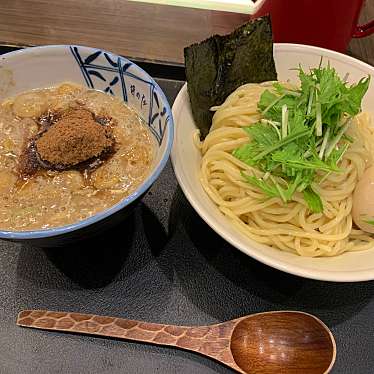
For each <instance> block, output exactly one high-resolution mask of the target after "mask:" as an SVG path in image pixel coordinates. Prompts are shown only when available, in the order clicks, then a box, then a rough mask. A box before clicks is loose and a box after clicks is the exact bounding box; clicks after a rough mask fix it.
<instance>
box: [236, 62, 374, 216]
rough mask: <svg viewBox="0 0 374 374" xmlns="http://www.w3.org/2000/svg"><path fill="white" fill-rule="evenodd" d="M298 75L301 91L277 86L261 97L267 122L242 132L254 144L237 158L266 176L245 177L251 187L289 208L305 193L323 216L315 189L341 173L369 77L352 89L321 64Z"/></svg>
mask: <svg viewBox="0 0 374 374" xmlns="http://www.w3.org/2000/svg"><path fill="white" fill-rule="evenodd" d="M297 70H298V75H299V79H300V88H299V89H296V88H290V87H289V86H288V85H283V84H281V83H278V82H277V83H274V84H273V90H271V91H270V90H266V91H264V92H263V94H262V95H261V98H260V101H259V103H258V110H259V111H260V113H261V114H262V117H263V119H262V120H261V121H260V122H258V123H255V124H253V125H250V126H248V127H245V128H244V130H245V131H246V132H247V134H248V136H249V138H250V141H249V142H248V143H246V144H245V145H243V146H241V147H239V148H237V149H235V150H234V151H233V155H234V156H235V157H237V158H238V159H240V160H242V161H243V162H245V163H246V164H248V165H250V166H253V167H255V168H256V169H259V170H261V171H262V172H264V173H265V174H264V175H263V176H262V177H258V175H256V173H253V174H252V175H248V174H247V173H242V176H243V178H245V180H246V181H247V182H248V183H250V184H252V185H254V186H257V187H258V188H259V189H261V190H262V191H263V192H264V193H266V194H267V195H268V196H270V197H280V198H281V199H282V200H283V201H284V202H285V203H287V201H290V200H291V199H292V197H293V195H294V193H295V192H296V191H298V192H302V193H303V196H304V199H305V201H306V203H307V204H308V207H309V208H310V210H311V211H312V212H315V213H321V212H322V211H323V204H322V200H321V198H320V196H319V195H318V194H317V193H316V191H315V189H314V188H313V186H314V185H315V184H316V183H320V182H321V181H322V180H323V178H324V177H325V176H326V175H329V174H330V173H339V172H340V171H341V170H340V169H339V161H340V160H341V159H342V157H343V155H344V153H345V152H346V151H347V149H348V148H349V146H350V144H351V143H352V142H353V141H354V139H352V138H351V137H349V136H348V135H347V134H346V132H347V129H348V128H349V126H350V125H351V123H352V118H353V117H354V116H355V115H357V114H358V113H359V112H360V111H361V101H362V98H363V96H364V95H365V93H366V91H367V89H368V87H369V82H370V77H367V78H362V79H361V80H360V81H359V82H358V83H357V84H353V85H349V84H348V83H347V82H346V81H345V79H341V78H340V77H339V76H338V74H337V73H336V71H335V69H334V68H332V67H331V66H330V65H329V64H328V65H327V66H325V67H322V61H321V64H320V66H319V67H318V68H314V69H311V70H310V71H309V72H305V71H304V70H303V69H302V68H301V67H299V68H298V69H297Z"/></svg>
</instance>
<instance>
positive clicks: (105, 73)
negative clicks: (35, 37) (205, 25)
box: [0, 45, 174, 246]
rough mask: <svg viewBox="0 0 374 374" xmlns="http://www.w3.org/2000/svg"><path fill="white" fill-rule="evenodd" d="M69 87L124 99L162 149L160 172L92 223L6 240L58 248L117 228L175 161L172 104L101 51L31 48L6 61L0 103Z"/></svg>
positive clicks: (0, 63) (140, 73)
mask: <svg viewBox="0 0 374 374" xmlns="http://www.w3.org/2000/svg"><path fill="white" fill-rule="evenodd" d="M63 81H70V82H74V83H78V84H81V85H84V86H87V87H89V88H93V89H98V90H101V91H104V92H106V93H108V94H110V95H114V96H118V97H121V98H123V100H124V102H125V103H126V104H127V105H129V106H130V107H132V108H133V109H135V110H136V111H137V113H138V114H139V115H140V116H141V117H142V118H143V119H144V120H145V122H146V123H147V124H148V126H149V128H150V130H151V132H152V134H153V135H154V137H155V139H156V141H157V144H158V150H157V154H156V162H155V165H154V168H153V170H152V172H151V173H150V175H149V176H148V178H146V180H145V181H144V182H143V183H142V184H141V185H140V186H139V187H138V189H137V190H136V191H135V192H134V193H133V194H131V195H130V196H128V197H127V198H125V199H123V200H121V201H120V202H119V203H118V204H116V205H114V206H112V207H111V208H109V209H107V210H105V211H103V212H100V213H98V214H96V215H94V216H92V217H90V218H87V219H85V220H83V221H79V222H76V223H74V224H71V225H67V226H62V227H57V228H51V229H46V230H36V231H23V232H22V231H20V232H14V231H12V232H10V231H0V239H7V240H12V241H25V242H31V243H33V244H36V245H41V246H55V245H61V244H65V243H67V242H69V241H71V240H76V239H80V238H83V237H86V236H89V235H90V234H92V233H94V232H95V233H96V232H98V231H99V230H101V229H104V228H106V227H108V226H111V225H114V224H116V223H117V222H118V221H119V220H121V219H123V215H125V214H126V213H127V212H128V211H129V209H130V205H133V203H134V202H135V201H137V200H138V199H139V198H140V197H141V196H142V195H143V194H144V193H145V192H146V191H147V190H148V189H149V188H150V186H151V185H152V183H153V182H154V181H155V180H156V179H157V177H158V176H159V175H160V173H161V171H162V169H163V168H164V167H165V164H166V162H167V160H168V158H169V154H170V150H171V146H172V142H173V129H174V124H173V116H172V113H171V110H170V106H169V103H168V101H167V99H166V97H165V94H164V93H163V92H162V90H161V88H160V87H159V86H158V84H157V83H156V82H155V81H154V80H153V79H152V78H151V77H150V76H149V75H148V74H147V73H146V72H145V71H144V70H142V69H141V68H140V67H139V66H137V65H136V64H134V63H133V62H131V61H129V60H127V59H126V58H123V57H120V56H117V55H115V54H113V53H110V52H106V51H102V50H100V49H95V48H89V47H83V46H75V45H52V46H43V47H34V48H27V49H23V50H20V51H16V52H11V53H7V54H4V55H2V56H0V100H3V99H4V98H6V97H9V96H14V95H16V94H18V93H20V92H23V91H27V90H31V89H35V88H44V87H51V86H53V85H57V84H59V83H61V82H63Z"/></svg>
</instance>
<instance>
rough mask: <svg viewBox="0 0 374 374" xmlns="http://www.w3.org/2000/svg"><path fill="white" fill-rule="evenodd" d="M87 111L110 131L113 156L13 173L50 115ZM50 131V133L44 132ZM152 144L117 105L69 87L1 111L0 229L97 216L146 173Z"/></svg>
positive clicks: (32, 95)
mask: <svg viewBox="0 0 374 374" xmlns="http://www.w3.org/2000/svg"><path fill="white" fill-rule="evenodd" d="M75 110H80V111H82V110H83V111H88V112H90V113H92V116H93V118H96V120H97V122H98V123H101V122H103V119H105V120H106V122H105V121H104V122H105V123H101V124H102V125H103V126H109V127H110V131H111V134H112V136H113V138H114V141H115V146H114V149H113V152H112V153H110V154H107V155H106V157H101V158H100V157H98V158H96V159H94V160H92V159H91V160H89V161H92V162H86V163H84V162H83V163H82V162H81V163H79V164H77V165H74V166H71V167H66V168H65V169H64V170H62V169H61V168H60V170H59V168H58V167H48V166H46V165H45V164H43V165H44V166H43V167H38V168H36V170H35V171H34V172H33V173H28V174H27V175H25V173H23V171H22V168H21V167H20V165H21V164H22V158H23V157H24V155H25V149H27V146H28V145H29V144H30V139H33V138H34V139H36V137H37V136H38V134H41V133H42V131H46V130H45V129H44V130H43V129H41V127H42V126H43V121H42V119H43V118H44V119H45V118H47V117H50V118H51V117H53V116H54V115H55V113H57V114H58V113H60V114H61V113H64V112H69V111H75ZM49 125H50V127H51V128H52V127H53V126H57V125H55V124H53V123H52V124H49ZM155 152H156V143H155V139H154V137H153V135H152V133H151V132H150V130H149V129H148V127H147V126H146V124H145V123H144V122H143V121H142V120H141V118H140V117H139V116H138V115H137V114H136V113H135V111H133V110H132V109H130V108H129V107H128V106H126V104H124V103H123V101H122V100H120V99H118V98H115V97H113V96H109V95H107V94H105V93H103V92H100V91H95V90H90V89H87V88H84V87H82V86H78V85H75V84H71V83H62V84H61V85H59V86H57V87H52V88H48V89H39V90H32V91H29V92H25V93H22V94H20V95H18V96H16V97H13V98H9V99H6V100H4V101H3V102H2V103H1V104H0V229H1V230H9V231H27V230H37V229H48V228H51V227H58V226H64V225H68V224H71V223H74V222H77V221H80V220H83V219H85V218H88V217H90V216H93V215H95V214H96V213H98V212H100V211H103V210H105V209H107V208H109V207H111V206H113V205H114V204H116V203H118V202H119V201H120V200H122V199H123V198H125V197H126V196H128V195H130V194H131V193H132V192H134V191H135V190H136V189H137V187H138V186H139V185H140V184H141V183H142V182H143V181H144V180H145V178H146V177H147V176H148V174H149V173H150V170H151V168H152V165H153V162H154V158H155Z"/></svg>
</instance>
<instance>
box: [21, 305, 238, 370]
mask: <svg viewBox="0 0 374 374" xmlns="http://www.w3.org/2000/svg"><path fill="white" fill-rule="evenodd" d="M237 322H238V320H234V321H228V322H224V323H220V324H217V325H211V326H198V327H186V326H173V325H165V324H159V323H148V322H141V321H134V320H129V319H124V318H117V317H106V316H99V315H94V314H83V313H70V312H54V311H47V310H24V311H22V312H20V313H19V314H18V318H17V325H18V326H23V327H31V328H36V329H42V330H53V331H64V332H73V333H82V334H90V335H98V336H105V337H112V338H117V339H126V340H134V341H138V342H144V343H151V344H157V345H166V346H173V347H178V348H182V349H186V350H189V351H193V352H197V353H200V354H202V355H205V356H208V357H211V358H213V359H215V360H218V361H221V362H223V363H224V364H226V365H228V366H230V367H232V368H235V369H236V368H237V366H236V364H235V361H234V359H233V357H232V354H231V351H230V338H231V335H232V331H233V329H234V327H235V325H236V324H237Z"/></svg>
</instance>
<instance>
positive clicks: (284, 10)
mask: <svg viewBox="0 0 374 374" xmlns="http://www.w3.org/2000/svg"><path fill="white" fill-rule="evenodd" d="M370 1H373V0H370ZM363 3H364V0H265V2H264V4H263V5H262V7H261V8H260V10H259V11H258V12H257V13H256V14H255V15H254V16H253V17H260V16H263V15H265V14H270V15H271V19H272V25H273V35H274V41H275V42H288V43H300V44H310V45H316V46H319V47H324V48H328V49H333V50H335V51H339V52H345V51H346V50H347V47H348V44H349V42H350V40H351V38H352V37H353V38H361V37H363V36H367V35H370V34H372V33H374V20H373V21H371V22H369V23H368V24H366V25H361V26H360V25H358V18H359V15H360V11H361V8H362V5H363Z"/></svg>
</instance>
